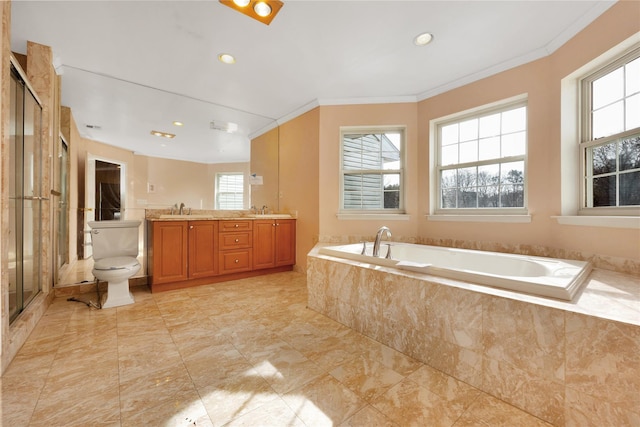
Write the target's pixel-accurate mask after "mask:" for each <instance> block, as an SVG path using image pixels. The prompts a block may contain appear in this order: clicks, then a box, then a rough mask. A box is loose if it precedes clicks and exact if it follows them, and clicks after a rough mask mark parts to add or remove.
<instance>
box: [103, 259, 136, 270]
mask: <svg viewBox="0 0 640 427" xmlns="http://www.w3.org/2000/svg"><path fill="white" fill-rule="evenodd" d="M139 267H140V263H139V262H138V260H137V259H135V258H133V257H130V256H118V257H112V258H103V259H99V260H97V261H94V263H93V269H94V270H98V271H113V270H131V269H134V268H139Z"/></svg>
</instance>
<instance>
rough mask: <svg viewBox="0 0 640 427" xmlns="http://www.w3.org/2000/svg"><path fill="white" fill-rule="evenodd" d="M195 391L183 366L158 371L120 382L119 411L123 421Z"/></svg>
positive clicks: (169, 403) (168, 403) (170, 403)
mask: <svg viewBox="0 0 640 427" xmlns="http://www.w3.org/2000/svg"><path fill="white" fill-rule="evenodd" d="M193 391H195V387H194V385H193V382H192V381H191V377H190V376H189V373H188V372H187V369H186V368H185V367H184V365H183V364H180V365H176V366H172V367H168V368H165V369H159V370H157V371H154V372H152V373H150V374H149V375H145V376H143V377H138V378H134V379H132V380H128V381H120V411H121V413H122V417H123V419H130V418H135V415H136V414H137V413H141V412H144V411H146V410H147V409H149V408H152V407H155V406H158V405H162V404H167V405H172V404H173V402H174V401H175V400H176V399H179V398H180V396H181V395H183V394H185V393H187V392H193Z"/></svg>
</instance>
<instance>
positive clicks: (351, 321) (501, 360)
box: [307, 251, 640, 426]
mask: <svg viewBox="0 0 640 427" xmlns="http://www.w3.org/2000/svg"><path fill="white" fill-rule="evenodd" d="M637 279H638V278H637V277H633V276H627V275H624V274H620V273H615V272H610V271H604V270H595V271H594V272H593V273H592V275H591V277H590V279H589V282H588V283H587V285H586V287H585V289H583V290H582V292H581V293H580V294H578V295H577V296H576V298H574V301H572V302H562V301H557V300H548V299H544V298H539V297H532V296H527V295H519V294H516V293H513V292H509V291H502V290H497V289H492V288H487V287H482V286H477V285H473V284H468V283H464V282H456V281H453V280H448V279H443V278H438V277H435V276H428V275H421V274H414V273H409V272H406V273H405V272H399V271H395V270H393V269H387V268H384V267H380V266H374V265H371V264H366V263H358V262H355V261H347V260H338V259H337V258H332V257H326V256H320V255H317V254H316V253H315V251H312V252H311V254H310V256H309V258H308V264H307V285H308V288H309V307H310V308H312V309H314V310H317V311H318V312H320V313H323V314H325V315H327V316H328V317H330V318H332V319H335V320H338V321H339V322H341V323H343V324H345V325H347V326H349V327H351V328H353V329H354V330H356V331H358V332H361V333H363V334H364V335H367V336H369V337H371V338H373V339H375V340H377V341H380V342H381V343H384V344H386V345H389V346H390V347H392V348H394V349H397V350H398V351H400V352H402V353H404V354H407V355H409V356H411V357H413V358H416V359H418V360H420V361H422V362H424V363H426V364H427V365H429V366H431V367H433V368H436V369H438V370H440V371H442V372H445V373H447V374H449V375H451V376H453V377H455V378H457V379H459V380H461V381H464V382H465V383H468V384H470V385H472V386H474V387H477V388H479V389H481V390H483V391H485V392H487V393H489V394H491V395H493V396H495V397H498V398H500V399H501V400H504V401H506V402H509V403H511V404H513V405H514V406H517V407H519V408H521V409H523V410H525V411H527V412H529V413H531V414H533V415H535V416H537V417H540V418H542V419H544V420H546V421H548V422H550V423H552V424H554V425H556V426H565V425H566V426H589V425H593V426H603V425H611V426H614V425H615V426H635V425H640V357H639V356H638V354H640V296H639V292H638V286H637Z"/></svg>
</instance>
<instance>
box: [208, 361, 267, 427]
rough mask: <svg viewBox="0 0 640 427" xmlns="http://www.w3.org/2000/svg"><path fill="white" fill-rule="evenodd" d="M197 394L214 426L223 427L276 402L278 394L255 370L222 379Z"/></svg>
mask: <svg viewBox="0 0 640 427" xmlns="http://www.w3.org/2000/svg"><path fill="white" fill-rule="evenodd" d="M198 393H199V394H200V397H201V399H202V402H203V404H204V406H205V408H206V409H207V412H208V413H209V417H210V418H211V420H212V421H213V424H214V425H215V426H221V425H225V424H226V423H228V422H229V421H231V420H234V419H236V418H239V417H241V416H243V415H245V414H247V413H249V412H251V411H254V410H256V409H258V408H261V407H263V406H265V405H267V404H269V403H270V402H272V401H274V400H276V399H277V400H279V396H278V394H277V393H276V392H275V391H274V390H273V389H272V388H271V387H270V386H269V384H268V383H267V382H266V381H265V380H264V378H262V377H261V376H260V374H258V372H257V371H255V370H248V371H246V372H243V373H241V374H239V375H235V376H231V377H226V378H222V379H220V380H219V381H217V382H215V383H211V384H210V385H207V386H206V387H202V388H200V389H198Z"/></svg>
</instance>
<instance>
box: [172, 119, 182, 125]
mask: <svg viewBox="0 0 640 427" xmlns="http://www.w3.org/2000/svg"><path fill="white" fill-rule="evenodd" d="M173 125H174V126H184V123H182V122H179V121H177V120H176V121H175V122H173Z"/></svg>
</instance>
